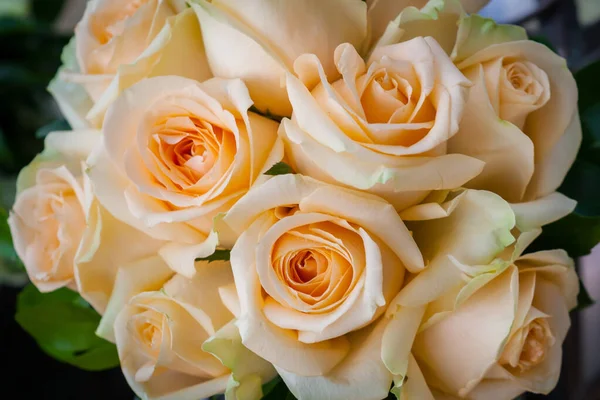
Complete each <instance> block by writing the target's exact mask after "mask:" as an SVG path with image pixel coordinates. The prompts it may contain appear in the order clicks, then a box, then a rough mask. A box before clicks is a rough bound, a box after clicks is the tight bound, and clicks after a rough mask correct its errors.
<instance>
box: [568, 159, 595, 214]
mask: <svg viewBox="0 0 600 400" xmlns="http://www.w3.org/2000/svg"><path fill="white" fill-rule="evenodd" d="M593 182H600V165H598V164H594V163H592V162H590V161H588V160H586V159H583V158H579V159H577V160H575V162H574V163H573V166H572V167H571V169H570V170H569V173H568V174H567V176H566V178H565V181H564V182H563V184H562V185H561V187H560V188H559V189H558V190H559V191H560V192H561V193H563V194H565V195H567V196H569V197H570V198H572V199H575V200H577V208H576V209H575V212H576V213H577V214H579V215H581V216H586V217H596V216H600V185H594V184H593Z"/></svg>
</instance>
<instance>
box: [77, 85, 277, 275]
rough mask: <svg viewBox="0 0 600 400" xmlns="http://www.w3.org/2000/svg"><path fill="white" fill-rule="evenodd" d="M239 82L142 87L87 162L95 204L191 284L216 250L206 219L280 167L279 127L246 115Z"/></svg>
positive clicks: (109, 119)
mask: <svg viewBox="0 0 600 400" xmlns="http://www.w3.org/2000/svg"><path fill="white" fill-rule="evenodd" d="M251 105H252V100H251V99H250V97H249V95H248V91H247V89H246V87H245V86H244V84H243V83H242V81H240V80H222V79H219V78H215V79H211V80H209V81H206V82H204V83H199V82H196V81H193V80H190V79H186V78H181V77H175V76H170V77H156V78H150V79H146V80H144V81H142V82H139V83H138V84H136V85H134V86H133V87H131V88H130V89H128V90H126V91H125V92H124V93H123V95H122V96H120V97H119V98H118V99H117V100H116V101H115V103H114V104H113V105H112V106H111V107H110V108H109V110H108V112H107V114H106V118H105V120H104V128H103V132H104V141H103V143H102V145H101V146H99V147H98V149H97V150H96V152H95V153H94V154H93V155H92V156H91V157H90V160H89V163H90V166H91V167H90V171H89V174H90V177H91V179H92V182H93V186H94V190H95V192H96V195H97V196H98V199H99V201H100V203H102V205H103V206H104V207H106V209H107V210H108V211H109V212H110V213H112V214H113V215H114V216H115V217H116V218H118V219H120V220H121V221H124V222H126V223H128V224H130V225H132V226H133V227H136V228H138V229H140V230H142V231H144V232H146V233H147V234H148V235H150V236H151V237H153V238H156V239H160V240H165V241H167V242H169V243H167V244H166V245H165V246H163V247H162V248H161V250H160V254H161V255H162V256H163V257H164V258H165V260H166V261H167V262H168V264H169V265H170V266H171V267H172V268H173V269H174V270H175V271H177V272H180V273H182V274H184V275H186V276H192V275H193V274H194V272H195V268H194V259H195V258H197V257H204V256H208V255H209V254H211V253H212V252H213V251H214V249H215V246H216V244H217V238H216V235H215V234H214V233H212V234H211V229H212V225H213V218H214V217H215V216H216V215H217V213H219V212H224V211H227V210H228V209H229V207H231V205H233V203H235V202H236V201H237V200H238V199H239V198H240V197H241V196H242V195H243V194H244V193H246V191H247V190H248V189H249V188H250V186H252V185H253V184H254V182H255V181H256V180H257V179H259V178H261V176H262V174H263V172H265V170H266V169H268V168H270V167H271V166H272V165H273V164H275V163H276V162H278V161H279V160H281V158H282V157H283V146H282V144H281V142H280V141H279V140H278V139H277V126H278V124H277V123H276V122H274V121H272V120H270V119H267V118H265V117H262V116H260V115H258V114H255V113H252V112H248V108H249V107H250V106H251Z"/></svg>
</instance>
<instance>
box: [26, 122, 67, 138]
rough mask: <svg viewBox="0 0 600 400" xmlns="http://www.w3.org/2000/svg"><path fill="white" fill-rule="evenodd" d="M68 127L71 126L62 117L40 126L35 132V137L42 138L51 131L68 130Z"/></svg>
mask: <svg viewBox="0 0 600 400" xmlns="http://www.w3.org/2000/svg"><path fill="white" fill-rule="evenodd" d="M70 129H71V126H70V125H69V123H68V122H67V120H66V119H64V118H61V119H57V120H55V121H52V122H50V123H49V124H46V125H44V126H42V127H41V128H40V129H38V130H37V132H36V133H35V137H36V138H38V139H43V138H45V137H46V136H48V134H49V133H51V132H56V131H68V130H70Z"/></svg>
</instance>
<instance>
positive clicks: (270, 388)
mask: <svg viewBox="0 0 600 400" xmlns="http://www.w3.org/2000/svg"><path fill="white" fill-rule="evenodd" d="M281 382H282V380H281V377H280V376H279V375H278V376H277V377H275V378H273V379H271V380H270V381H269V382H267V383H265V384H264V385H262V392H263V398H264V397H265V396H266V395H268V394H269V393H271V392H272V391H273V390H274V389H275V387H277V385H279V384H280V383H281Z"/></svg>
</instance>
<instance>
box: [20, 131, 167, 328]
mask: <svg viewBox="0 0 600 400" xmlns="http://www.w3.org/2000/svg"><path fill="white" fill-rule="evenodd" d="M99 141H100V135H99V132H97V131H73V132H53V133H50V134H49V135H48V136H47V138H46V141H45V150H44V152H43V153H41V154H40V155H38V156H37V157H36V158H35V159H34V161H33V162H32V163H31V164H30V165H29V166H27V167H26V168H24V169H23V171H22V172H21V173H20V175H19V180H18V185H17V186H18V195H17V199H16V202H15V205H14V208H13V212H12V213H11V216H10V218H9V224H10V227H11V233H12V236H13V241H14V244H15V249H16V250H17V254H18V255H19V257H20V258H21V259H22V260H23V263H24V265H25V267H26V269H27V272H28V274H29V277H30V279H31V281H32V282H33V283H34V284H35V285H36V286H37V287H38V288H39V289H40V290H41V291H43V292H46V291H51V290H54V289H57V288H59V287H61V286H68V287H69V288H71V289H74V290H77V291H79V293H80V294H81V295H82V297H83V298H84V299H86V300H87V301H88V302H89V303H90V304H91V305H92V306H93V307H94V308H95V309H96V310H97V311H98V312H99V313H100V314H104V312H105V310H106V308H107V306H108V304H109V298H110V297H111V295H112V294H113V288H114V286H115V281H116V280H118V276H120V275H125V276H126V275H127V274H130V273H131V271H133V270H134V269H133V268H130V266H131V265H133V264H134V263H135V262H137V261H138V260H139V259H142V258H145V257H147V256H150V255H152V254H156V252H157V251H158V249H159V248H160V247H161V246H162V245H163V242H161V241H159V240H156V239H152V238H150V237H149V236H147V235H145V234H144V233H142V232H140V231H139V230H136V229H134V228H132V227H130V226H128V225H126V224H124V223H122V222H120V221H118V220H116V219H115V218H114V217H113V216H112V215H111V214H110V213H108V211H107V210H106V209H104V208H103V207H102V206H100V204H98V202H97V200H96V199H95V197H94V195H93V193H92V190H91V184H90V182H89V179H88V178H87V176H86V174H85V173H84V171H85V169H86V168H87V166H86V164H85V163H84V160H85V159H86V158H87V157H88V156H89V154H90V152H91V151H92V149H93V148H94V146H96V145H97V144H98V143H99ZM169 271H170V269H169V268H167V267H166V266H163V267H162V268H160V267H159V268H157V269H154V270H152V272H151V271H150V269H145V271H139V270H138V271H137V272H138V275H139V273H140V272H142V273H143V274H144V279H142V282H155V281H158V282H159V284H158V285H159V286H158V287H160V285H162V283H163V282H164V279H166V278H168V276H169V275H170V274H172V273H170V272H169ZM121 279H122V278H121ZM139 285H143V283H138V286H139ZM109 318H110V317H109ZM106 324H107V326H108V325H110V322H108V320H107V323H106ZM110 336H111V335H110V334H109V337H110Z"/></svg>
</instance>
